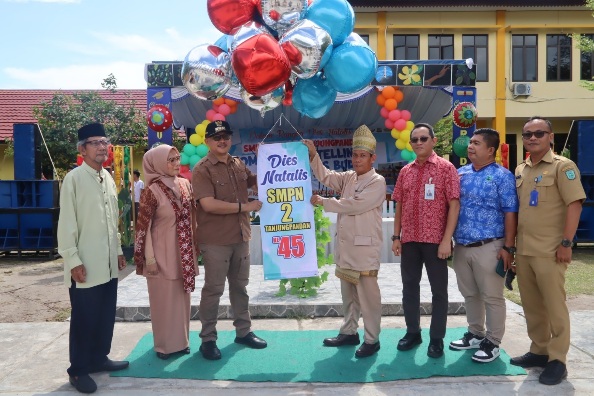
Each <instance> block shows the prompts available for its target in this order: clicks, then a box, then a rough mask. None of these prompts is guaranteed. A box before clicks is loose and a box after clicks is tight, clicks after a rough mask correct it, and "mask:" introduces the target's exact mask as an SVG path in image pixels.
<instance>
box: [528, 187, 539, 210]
mask: <svg viewBox="0 0 594 396" xmlns="http://www.w3.org/2000/svg"><path fill="white" fill-rule="evenodd" d="M528 204H529V205H530V206H538V191H536V190H532V191H530V202H529V203H528Z"/></svg>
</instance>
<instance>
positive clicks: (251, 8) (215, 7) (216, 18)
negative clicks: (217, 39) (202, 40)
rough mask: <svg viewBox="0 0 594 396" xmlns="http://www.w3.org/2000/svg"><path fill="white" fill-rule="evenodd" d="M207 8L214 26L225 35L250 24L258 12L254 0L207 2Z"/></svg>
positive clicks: (217, 0) (215, 0)
mask: <svg viewBox="0 0 594 396" xmlns="http://www.w3.org/2000/svg"><path fill="white" fill-rule="evenodd" d="M206 8H207V10H208V16H209V17H210V21H211V22H212V24H213V25H215V27H216V28H217V29H219V30H220V31H221V32H223V33H225V34H230V33H231V32H232V31H233V30H234V29H235V28H237V27H239V26H241V25H243V24H244V23H247V22H250V21H251V20H252V17H253V16H254V12H255V11H256V5H255V4H254V1H253V0H207V3H206Z"/></svg>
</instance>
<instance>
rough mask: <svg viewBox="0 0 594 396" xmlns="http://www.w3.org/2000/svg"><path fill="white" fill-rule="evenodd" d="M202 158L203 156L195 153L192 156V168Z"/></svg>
mask: <svg viewBox="0 0 594 396" xmlns="http://www.w3.org/2000/svg"><path fill="white" fill-rule="evenodd" d="M201 159H202V157H201V156H199V155H196V154H194V155H193V156H191V157H190V169H191V168H193V167H194V165H196V164H197V163H198V161H200V160H201Z"/></svg>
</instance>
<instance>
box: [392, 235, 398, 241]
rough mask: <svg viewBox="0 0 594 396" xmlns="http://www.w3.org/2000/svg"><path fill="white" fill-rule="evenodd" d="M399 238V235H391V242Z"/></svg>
mask: <svg viewBox="0 0 594 396" xmlns="http://www.w3.org/2000/svg"><path fill="white" fill-rule="evenodd" d="M399 240H400V235H392V242H394V241H399Z"/></svg>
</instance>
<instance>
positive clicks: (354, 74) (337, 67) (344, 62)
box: [324, 40, 377, 93]
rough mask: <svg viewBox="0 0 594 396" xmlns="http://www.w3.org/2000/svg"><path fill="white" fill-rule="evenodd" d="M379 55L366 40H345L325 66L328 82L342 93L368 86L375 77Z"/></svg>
mask: <svg viewBox="0 0 594 396" xmlns="http://www.w3.org/2000/svg"><path fill="white" fill-rule="evenodd" d="M376 71H377V57H376V56H375V52H373V50H372V49H371V48H370V47H369V46H368V45H367V44H366V43H365V42H364V41H357V40H352V41H345V42H344V43H343V44H342V45H340V46H338V47H336V48H334V51H332V56H331V57H330V60H329V61H328V63H327V64H326V66H324V76H325V77H326V79H327V80H328V84H330V86H331V87H332V88H334V89H335V90H336V91H338V92H340V93H353V92H357V91H360V90H362V89H363V88H365V87H366V86H368V85H369V84H370V83H371V81H373V79H374V78H375V73H376Z"/></svg>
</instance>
